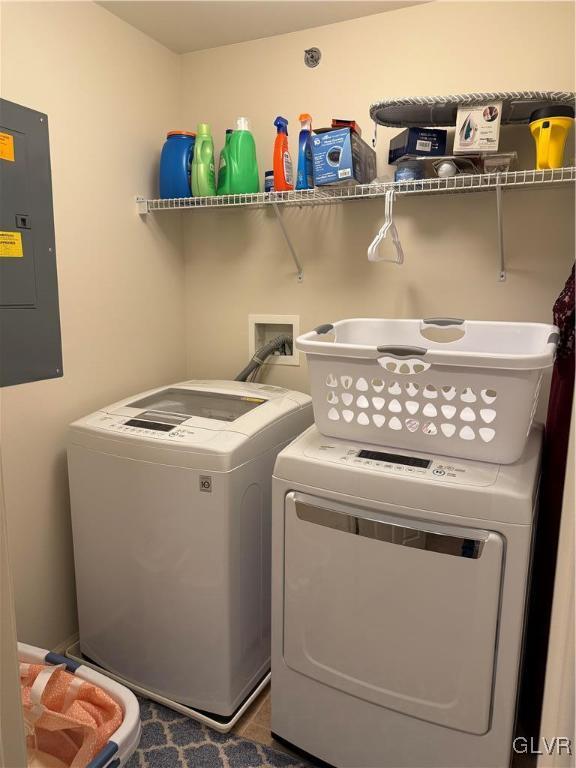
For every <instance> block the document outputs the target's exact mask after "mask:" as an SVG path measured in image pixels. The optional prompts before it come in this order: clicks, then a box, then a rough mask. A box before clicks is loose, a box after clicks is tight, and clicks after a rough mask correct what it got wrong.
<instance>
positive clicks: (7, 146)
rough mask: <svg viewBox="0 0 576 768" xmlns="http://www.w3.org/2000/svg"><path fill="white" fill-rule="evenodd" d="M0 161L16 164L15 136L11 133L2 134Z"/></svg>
mask: <svg viewBox="0 0 576 768" xmlns="http://www.w3.org/2000/svg"><path fill="white" fill-rule="evenodd" d="M0 160H10V161H11V162H12V163H13V162H14V136H12V135H11V134H10V133H0Z"/></svg>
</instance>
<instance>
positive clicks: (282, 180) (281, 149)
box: [274, 116, 294, 192]
mask: <svg viewBox="0 0 576 768" xmlns="http://www.w3.org/2000/svg"><path fill="white" fill-rule="evenodd" d="M274 125H275V126H276V128H277V129H278V133H277V135H276V141H275V142H274V192H287V191H289V190H291V189H294V176H293V173H292V158H291V157H290V152H289V150H288V120H286V118H285V117H280V116H278V117H277V118H276V120H274Z"/></svg>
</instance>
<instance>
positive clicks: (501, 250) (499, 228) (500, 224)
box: [496, 175, 506, 283]
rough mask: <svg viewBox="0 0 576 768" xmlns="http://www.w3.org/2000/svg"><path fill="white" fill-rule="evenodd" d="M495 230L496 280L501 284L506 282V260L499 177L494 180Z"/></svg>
mask: <svg viewBox="0 0 576 768" xmlns="http://www.w3.org/2000/svg"><path fill="white" fill-rule="evenodd" d="M496 230H497V235H498V260H499V263H500V271H499V273H498V280H499V281H500V282H501V283H503V282H504V281H505V280H506V260H505V256H504V211H503V208H502V184H501V182H500V175H498V178H497V179H496Z"/></svg>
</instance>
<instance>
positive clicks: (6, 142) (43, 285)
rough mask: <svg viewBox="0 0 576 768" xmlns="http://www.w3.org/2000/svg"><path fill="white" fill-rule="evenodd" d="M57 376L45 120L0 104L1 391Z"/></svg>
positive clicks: (56, 310) (59, 355)
mask: <svg viewBox="0 0 576 768" xmlns="http://www.w3.org/2000/svg"><path fill="white" fill-rule="evenodd" d="M58 376H62V345H61V339H60V312H59V307H58V278H57V273H56V245H55V239H54V214H53V208H52V177H51V171H50V144H49V138H48V118H47V116H46V115H44V114H42V113H41V112H37V111H36V110H33V109H28V108H27V107H22V106H20V105H18V104H14V103H12V102H10V101H5V100H4V99H0V386H3V387H6V386H10V385H13V384H22V383H24V382H28V381H38V380H40V379H51V378H55V377H58Z"/></svg>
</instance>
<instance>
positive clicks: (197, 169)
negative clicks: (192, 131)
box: [192, 123, 216, 197]
mask: <svg viewBox="0 0 576 768" xmlns="http://www.w3.org/2000/svg"><path fill="white" fill-rule="evenodd" d="M192 194H193V195H194V197H209V196H211V195H215V194H216V175H215V173H214V142H213V141H212V134H211V133H210V126H209V125H208V123H198V131H197V133H196V144H195V145H194V159H193V160H192Z"/></svg>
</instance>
